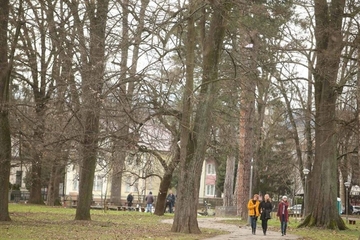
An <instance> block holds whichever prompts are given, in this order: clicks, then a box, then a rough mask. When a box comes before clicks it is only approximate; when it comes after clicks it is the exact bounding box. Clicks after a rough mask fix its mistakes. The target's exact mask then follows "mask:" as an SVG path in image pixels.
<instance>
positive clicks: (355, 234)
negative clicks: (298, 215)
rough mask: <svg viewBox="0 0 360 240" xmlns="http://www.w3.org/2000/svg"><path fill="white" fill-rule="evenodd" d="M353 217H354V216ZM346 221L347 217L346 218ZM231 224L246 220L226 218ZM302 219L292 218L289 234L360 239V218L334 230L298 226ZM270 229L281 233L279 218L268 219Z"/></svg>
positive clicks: (319, 238)
mask: <svg viewBox="0 0 360 240" xmlns="http://www.w3.org/2000/svg"><path fill="white" fill-rule="evenodd" d="M352 218H353V217H352ZM344 221H345V219H344ZM224 222H226V223H229V224H237V225H239V224H241V225H246V222H245V221H242V222H240V221H239V220H235V219H234V220H226V221H224ZM299 223H300V220H296V219H295V218H290V220H289V224H288V230H287V232H288V233H289V234H295V235H298V236H299V237H302V239H306V240H339V239H341V240H360V218H359V219H358V220H357V221H356V225H347V227H348V228H349V229H348V230H344V231H334V230H327V229H319V228H297V226H298V225H299ZM257 227H258V228H260V229H261V221H260V220H258V221H257ZM268 230H270V231H278V232H279V234H280V222H279V220H278V219H276V218H273V219H270V220H269V221H268Z"/></svg>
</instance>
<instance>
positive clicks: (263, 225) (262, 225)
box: [261, 219, 269, 233]
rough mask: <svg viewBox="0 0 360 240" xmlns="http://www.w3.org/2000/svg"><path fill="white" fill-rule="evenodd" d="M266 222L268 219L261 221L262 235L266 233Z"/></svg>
mask: <svg viewBox="0 0 360 240" xmlns="http://www.w3.org/2000/svg"><path fill="white" fill-rule="evenodd" d="M268 220H269V219H264V220H261V227H262V230H263V232H264V233H266V231H267V227H268Z"/></svg>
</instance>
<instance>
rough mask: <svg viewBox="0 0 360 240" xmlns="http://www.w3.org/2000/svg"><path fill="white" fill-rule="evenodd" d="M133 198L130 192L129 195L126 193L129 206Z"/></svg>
mask: <svg viewBox="0 0 360 240" xmlns="http://www.w3.org/2000/svg"><path fill="white" fill-rule="evenodd" d="M133 200H134V196H133V195H132V194H131V193H129V195H128V196H127V198H126V201H127V204H128V207H131V206H132V202H133Z"/></svg>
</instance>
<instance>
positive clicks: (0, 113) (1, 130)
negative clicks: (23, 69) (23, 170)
mask: <svg viewBox="0 0 360 240" xmlns="http://www.w3.org/2000/svg"><path fill="white" fill-rule="evenodd" d="M9 7H10V6H9V1H8V0H0V221H11V218H10V215H9V205H8V204H9V178H10V169H11V132H10V123H9V95H10V90H9V87H10V76H11V72H12V67H13V59H14V52H15V47H16V43H17V41H18V37H19V34H20V27H21V23H20V22H18V26H17V27H16V33H15V36H14V38H13V39H12V45H11V51H10V55H9V52H8V22H9ZM18 9H19V13H20V12H21V11H22V1H20V3H19V8H18ZM9 56H10V57H9Z"/></svg>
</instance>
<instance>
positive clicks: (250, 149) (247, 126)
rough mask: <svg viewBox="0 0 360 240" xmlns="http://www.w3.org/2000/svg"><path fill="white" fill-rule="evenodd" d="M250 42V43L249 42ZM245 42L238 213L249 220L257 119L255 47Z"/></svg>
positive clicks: (238, 173) (241, 99)
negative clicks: (248, 205)
mask: <svg viewBox="0 0 360 240" xmlns="http://www.w3.org/2000/svg"><path fill="white" fill-rule="evenodd" d="M249 42H250V41H249ZM248 44H249V43H248V42H244V46H243V47H244V48H243V49H242V50H243V56H244V57H243V61H242V62H243V64H244V65H245V70H243V72H244V73H243V74H242V78H241V79H240V81H241V96H240V126H239V132H240V134H239V138H240V140H239V151H240V154H239V164H238V172H237V175H238V178H237V180H238V182H237V213H238V215H240V216H241V218H242V219H247V217H248V211H247V202H248V201H249V198H251V196H250V195H252V187H251V186H250V185H251V184H252V183H250V181H252V180H253V179H250V178H251V164H252V163H251V161H252V159H253V157H254V119H255V86H256V85H255V84H254V79H255V71H256V66H254V64H255V63H256V61H255V57H254V52H255V46H254V45H248Z"/></svg>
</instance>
